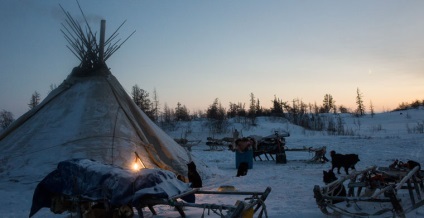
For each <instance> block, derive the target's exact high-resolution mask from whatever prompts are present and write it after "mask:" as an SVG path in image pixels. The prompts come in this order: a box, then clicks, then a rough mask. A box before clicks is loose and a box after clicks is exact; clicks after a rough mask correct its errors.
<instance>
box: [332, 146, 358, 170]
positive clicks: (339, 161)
mask: <svg viewBox="0 0 424 218" xmlns="http://www.w3.org/2000/svg"><path fill="white" fill-rule="evenodd" d="M330 155H331V165H332V167H331V171H333V170H334V168H337V173H338V174H340V168H341V167H343V168H344V170H345V172H346V174H347V175H349V168H351V169H355V164H356V163H358V161H359V156H358V155H357V154H337V153H336V152H335V151H331V152H330Z"/></svg>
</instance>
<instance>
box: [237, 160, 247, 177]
mask: <svg viewBox="0 0 424 218" xmlns="http://www.w3.org/2000/svg"><path fill="white" fill-rule="evenodd" d="M248 169H249V165H248V164H247V162H241V163H240V164H239V167H238V169H237V177H239V176H245V175H247V170H248Z"/></svg>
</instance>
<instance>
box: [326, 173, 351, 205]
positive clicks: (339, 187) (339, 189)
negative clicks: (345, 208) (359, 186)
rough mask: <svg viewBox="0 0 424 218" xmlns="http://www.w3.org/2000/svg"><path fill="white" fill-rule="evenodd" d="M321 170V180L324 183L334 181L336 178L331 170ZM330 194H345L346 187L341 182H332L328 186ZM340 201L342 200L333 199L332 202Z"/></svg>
mask: <svg viewBox="0 0 424 218" xmlns="http://www.w3.org/2000/svg"><path fill="white" fill-rule="evenodd" d="M322 172H323V174H324V175H323V181H324V183H325V184H329V183H331V182H334V181H336V180H337V177H336V174H334V172H333V171H332V170H329V171H328V172H327V171H322ZM329 191H330V196H346V188H345V187H344V185H343V183H341V184H334V185H332V186H330V187H329ZM339 202H342V200H333V202H332V203H333V204H335V203H339Z"/></svg>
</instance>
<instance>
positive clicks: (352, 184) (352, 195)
mask: <svg viewBox="0 0 424 218" xmlns="http://www.w3.org/2000/svg"><path fill="white" fill-rule="evenodd" d="M374 172H378V173H383V174H385V173H386V175H389V173H390V172H387V171H379V169H378V168H377V167H376V166H372V167H369V168H367V169H365V170H363V171H357V172H352V173H351V174H350V175H347V176H345V177H342V178H339V179H338V180H336V181H334V182H332V183H330V184H328V185H325V186H323V187H320V186H318V185H316V186H315V187H314V189H313V192H314V197H315V200H316V203H317V205H318V207H319V208H320V210H321V212H323V213H324V214H326V215H334V216H340V215H347V216H352V217H370V216H381V215H383V214H385V213H392V216H396V217H403V218H405V217H406V214H407V213H409V212H411V211H413V210H415V209H417V208H419V207H421V206H423V205H424V199H423V196H424V185H423V178H422V177H421V176H419V174H420V173H421V175H423V174H422V173H423V171H420V169H419V167H418V166H417V167H415V168H414V169H412V170H410V171H403V172H401V171H397V173H398V174H397V176H398V179H397V180H396V181H393V182H391V183H388V184H386V186H382V187H379V189H378V190H375V191H374V192H372V193H370V194H369V195H365V196H364V195H363V194H364V193H361V192H362V189H364V188H366V187H369V183H368V182H367V181H365V178H366V177H365V174H367V173H374ZM392 172H393V171H392ZM359 175H363V176H362V177H361V178H359V180H358V176H359ZM368 175H369V174H368ZM349 179H350V181H349V184H348V186H347V196H333V194H332V191H334V190H332V188H331V187H334V186H335V185H343V182H344V181H346V180H349ZM401 189H406V190H408V194H409V200H410V203H405V201H402V200H401V199H400V198H399V196H398V194H399V191H400V190H401ZM334 200H336V201H344V202H346V203H348V204H350V203H354V204H356V203H357V202H369V203H377V204H379V205H381V204H382V203H386V204H387V205H390V206H391V207H387V208H382V209H381V210H378V211H375V212H373V213H366V212H352V211H350V210H347V209H345V208H342V207H340V206H339V205H340V204H343V202H340V203H338V204H333V203H332V201H334ZM406 200H408V199H406ZM328 209H331V210H332V211H333V212H330V211H329V210H328Z"/></svg>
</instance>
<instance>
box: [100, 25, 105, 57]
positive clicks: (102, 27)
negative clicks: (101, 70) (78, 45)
mask: <svg viewBox="0 0 424 218" xmlns="http://www.w3.org/2000/svg"><path fill="white" fill-rule="evenodd" d="M105 32H106V20H101V21H100V48H99V59H100V62H104V51H105Z"/></svg>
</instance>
